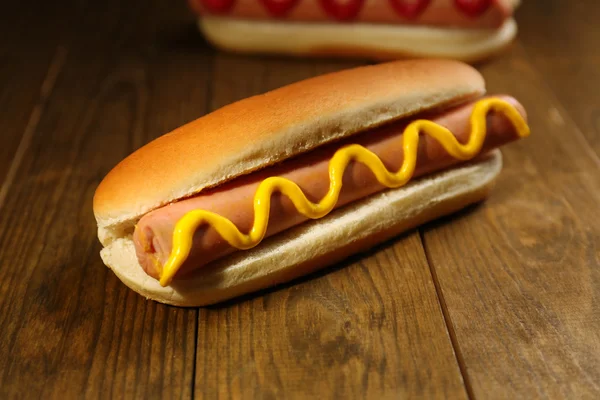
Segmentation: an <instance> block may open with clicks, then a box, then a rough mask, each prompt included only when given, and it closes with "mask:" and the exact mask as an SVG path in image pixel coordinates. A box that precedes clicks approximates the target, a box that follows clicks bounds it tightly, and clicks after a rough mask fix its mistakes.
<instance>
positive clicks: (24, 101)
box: [0, 2, 67, 205]
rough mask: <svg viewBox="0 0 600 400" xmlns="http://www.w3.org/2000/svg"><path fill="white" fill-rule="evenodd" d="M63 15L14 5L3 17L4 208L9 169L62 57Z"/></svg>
mask: <svg viewBox="0 0 600 400" xmlns="http://www.w3.org/2000/svg"><path fill="white" fill-rule="evenodd" d="M66 4H67V2H65V5H66ZM62 11H64V10H63V9H62V8H61V7H52V6H50V5H49V4H42V5H40V7H31V6H28V7H24V6H23V5H22V4H19V3H18V2H11V3H10V4H7V5H3V10H2V13H0V110H2V113H0V130H1V132H2V133H1V137H2V146H0V205H1V204H2V202H3V198H4V197H5V195H6V190H7V188H6V187H5V185H4V182H5V180H6V179H7V174H8V173H9V169H10V166H11V164H12V162H13V160H14V158H15V155H16V154H17V153H19V154H22V151H23V150H24V149H25V147H26V146H27V143H28V137H29V134H28V135H26V137H25V138H24V139H23V134H24V133H25V132H30V131H32V130H33V129H34V128H35V125H36V123H37V120H38V118H39V115H40V112H41V110H42V109H43V107H44V105H45V102H46V100H47V97H48V95H49V94H50V92H51V91H52V86H53V81H54V79H55V77H56V75H57V73H58V72H59V71H60V68H61V65H62V60H63V59H64V53H65V49H64V47H62V46H61V41H60V40H61V32H62V29H61V27H63V26H64V25H65V22H66V19H67V17H66V15H67V14H65V13H64V12H62ZM19 146H20V147H21V150H18V149H19ZM9 180H10V178H9ZM7 185H10V183H8V184H7Z"/></svg>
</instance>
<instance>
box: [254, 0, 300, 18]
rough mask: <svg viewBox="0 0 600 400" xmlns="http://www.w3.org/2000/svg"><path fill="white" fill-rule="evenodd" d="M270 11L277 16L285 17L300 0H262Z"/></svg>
mask: <svg viewBox="0 0 600 400" xmlns="http://www.w3.org/2000/svg"><path fill="white" fill-rule="evenodd" d="M260 1H261V3H263V5H264V6H265V8H266V9H267V10H269V13H271V14H272V15H273V16H275V17H283V16H284V15H286V14H287V13H288V12H290V10H291V9H292V8H294V7H295V6H296V4H298V2H299V1H300V0H260Z"/></svg>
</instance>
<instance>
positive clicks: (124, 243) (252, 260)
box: [101, 150, 502, 307]
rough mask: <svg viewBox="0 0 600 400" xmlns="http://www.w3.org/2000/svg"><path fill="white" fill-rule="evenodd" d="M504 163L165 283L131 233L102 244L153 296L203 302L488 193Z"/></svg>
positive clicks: (281, 278)
mask: <svg viewBox="0 0 600 400" xmlns="http://www.w3.org/2000/svg"><path fill="white" fill-rule="evenodd" d="M501 168H502V157H501V153H500V151H499V150H495V151H493V152H492V153H490V154H487V155H485V156H482V157H480V158H479V159H478V160H477V161H474V162H472V163H469V164H466V165H464V166H461V167H459V168H453V169H450V170H447V171H444V172H441V173H439V174H436V175H433V176H430V177H427V178H424V179H419V180H416V181H414V182H412V183H410V184H408V185H407V186H405V187H403V188H400V189H394V190H390V191H386V192H382V193H380V194H377V195H374V196H371V197H368V198H366V199H364V200H361V201H359V202H356V203H352V204H350V205H348V206H346V207H343V208H341V209H339V210H336V211H334V212H332V213H331V214H329V215H328V216H327V217H325V218H322V219H319V220H314V221H311V222H308V223H305V224H302V225H299V226H297V227H295V228H292V229H290V230H288V231H286V232H284V233H282V234H279V235H277V236H274V237H272V238H269V239H267V240H265V241H264V242H263V243H261V245H260V246H258V247H255V248H254V249H251V250H247V251H243V252H239V253H235V254H232V255H230V256H228V257H226V258H223V259H221V260H219V261H217V262H215V263H213V264H211V265H210V266H207V267H206V268H205V269H203V270H200V271H199V272H198V273H194V274H193V275H191V276H189V277H185V278H184V279H180V280H176V281H174V282H173V283H172V284H171V285H170V286H167V287H162V286H161V285H160V284H159V283H158V281H157V280H155V279H153V278H151V277H150V276H148V275H146V274H145V273H144V271H143V270H142V269H141V268H140V266H139V264H138V262H137V259H136V256H135V250H134V245H133V241H132V240H131V238H129V237H124V238H120V239H117V240H115V241H113V242H111V244H110V245H109V246H107V247H105V248H104V249H103V250H102V252H101V256H102V259H103V261H104V263H105V264H106V265H107V266H109V267H110V268H111V269H112V270H113V271H114V272H115V274H116V275H117V276H118V277H119V279H121V280H122V281H123V282H124V283H125V284H126V285H127V286H129V287H130V288H131V289H133V290H135V291H136V292H138V293H139V294H141V295H143V296H145V297H146V298H148V299H152V300H156V301H159V302H161V303H166V304H171V305H176V306H185V307H193V306H202V305H208V304H213V303H218V302H221V301H224V300H227V299H231V298H235V297H238V296H240V295H243V294H246V293H251V292H254V291H257V290H260V289H263V288H267V287H271V286H273V285H276V284H279V283H283V282H287V281H290V280H292V279H295V278H297V277H300V276H303V275H306V274H308V273H310V272H312V271H315V270H317V269H320V268H322V267H324V266H327V265H331V264H332V263H335V262H337V261H340V260H343V259H344V258H346V257H348V256H349V255H351V254H355V253H357V252H360V251H364V250H367V249H369V248H370V247H372V246H374V245H376V244H377V243H380V242H382V241H384V240H387V239H389V238H391V237H394V236H396V235H398V234H400V233H402V232H404V231H406V230H408V229H411V228H414V227H416V226H418V225H421V224H423V223H425V222H427V221H430V220H433V219H435V218H438V217H440V216H443V215H447V214H450V213H452V212H455V211H457V210H459V209H461V208H464V207H465V206H467V205H469V204H472V203H476V202H478V201H481V200H483V199H484V198H485V197H486V196H487V195H488V193H489V191H490V190H491V189H492V187H493V184H494V182H495V180H496V177H497V176H498V174H499V173H500V170H501Z"/></svg>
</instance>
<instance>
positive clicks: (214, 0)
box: [201, 0, 235, 14]
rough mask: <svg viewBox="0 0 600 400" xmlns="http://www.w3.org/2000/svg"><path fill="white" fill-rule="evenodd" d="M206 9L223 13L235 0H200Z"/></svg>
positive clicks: (229, 8)
mask: <svg viewBox="0 0 600 400" xmlns="http://www.w3.org/2000/svg"><path fill="white" fill-rule="evenodd" d="M201 1H202V2H203V3H204V6H205V7H206V8H207V9H208V11H210V12H212V13H215V14H225V13H226V12H228V11H229V10H231V8H232V7H233V4H234V3H235V0H201Z"/></svg>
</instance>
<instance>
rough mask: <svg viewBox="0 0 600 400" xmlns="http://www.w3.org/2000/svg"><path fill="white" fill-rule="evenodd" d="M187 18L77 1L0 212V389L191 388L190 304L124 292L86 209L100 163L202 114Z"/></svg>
mask: <svg viewBox="0 0 600 400" xmlns="http://www.w3.org/2000/svg"><path fill="white" fill-rule="evenodd" d="M189 17H191V16H189ZM189 17H188V14H187V10H186V9H185V4H183V3H182V4H175V3H174V4H173V5H171V6H170V7H169V8H168V9H167V10H165V8H164V3H163V2H161V1H156V2H154V3H150V2H142V1H137V2H127V4H126V5H124V3H122V2H120V1H116V0H115V1H109V2H93V4H92V3H90V4H89V5H86V6H82V9H81V14H80V19H78V20H77V24H76V25H75V26H74V27H73V28H72V29H73V30H72V31H71V33H70V34H71V35H77V36H76V37H75V38H74V39H73V41H72V43H71V45H70V50H69V53H68V56H67V59H66V62H65V66H64V68H63V70H62V72H61V73H60V76H59V77H58V80H57V83H56V87H55V90H54V92H53V93H52V95H51V97H50V99H49V101H48V105H47V107H46V110H45V112H44V114H43V115H42V116H41V118H40V121H39V124H38V126H37V129H35V131H34V133H33V138H32V142H31V146H30V147H29V149H28V151H27V152H26V153H25V155H24V157H23V160H22V162H21V165H20V168H19V169H18V170H17V172H16V177H15V180H14V183H13V185H12V188H11V190H10V193H9V196H7V198H6V202H5V204H4V207H3V208H2V212H1V213H0V260H2V262H1V264H0V270H1V272H2V277H3V279H2V280H1V282H0V331H1V332H2V335H0V354H2V355H3V357H0V397H2V398H15V397H18V398H77V397H82V396H87V397H107V396H115V397H140V398H149V397H183V398H186V397H187V398H189V397H191V396H192V390H193V387H192V382H193V369H194V357H195V334H196V323H197V311H196V310H186V309H178V308H173V307H166V306H162V305H159V304H157V303H154V302H149V301H146V300H145V299H143V298H142V297H140V296H139V295H137V294H135V293H134V292H132V291H131V290H129V289H127V288H126V287H125V286H124V285H123V284H122V283H121V282H120V281H119V280H118V279H117V278H115V276H114V275H113V274H112V273H111V272H110V271H109V270H108V269H107V268H106V267H105V266H104V265H103V264H102V262H101V260H100V258H99V254H98V253H99V251H100V244H99V243H98V240H97V237H96V225H95V221H94V219H93V215H92V196H93V193H94V190H95V188H96V186H97V185H98V183H99V182H100V180H101V179H102V177H103V176H104V175H105V173H107V172H108V170H109V169H110V168H112V167H113V166H114V165H115V164H116V163H117V162H118V161H119V160H120V159H121V158H123V157H124V156H126V155H127V154H128V153H130V152H131V151H132V150H133V149H135V148H136V147H138V146H139V145H141V144H142V143H144V142H146V141H147V140H149V139H151V138H153V137H156V136H158V135H160V134H162V133H164V132H166V131H168V130H170V129H173V128H174V127H176V126H178V125H181V124H182V123H184V122H186V121H188V120H190V119H193V118H195V117H197V116H198V115H200V114H202V113H204V112H205V111H206V108H207V102H206V99H207V90H206V88H207V85H208V78H209V72H208V69H209V68H210V55H207V54H208V52H207V49H206V48H205V47H195V48H189V45H190V44H191V43H192V42H193V41H195V40H196V37H197V35H196V33H195V31H194V30H193V29H191V25H190V23H191V20H190V19H189ZM186 21H187V22H186ZM182 24H183V25H182ZM191 35H193V36H191Z"/></svg>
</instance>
